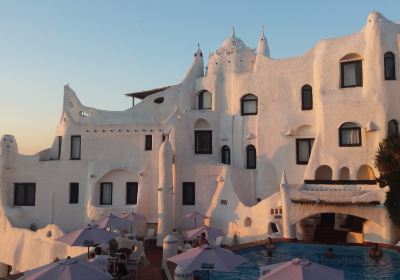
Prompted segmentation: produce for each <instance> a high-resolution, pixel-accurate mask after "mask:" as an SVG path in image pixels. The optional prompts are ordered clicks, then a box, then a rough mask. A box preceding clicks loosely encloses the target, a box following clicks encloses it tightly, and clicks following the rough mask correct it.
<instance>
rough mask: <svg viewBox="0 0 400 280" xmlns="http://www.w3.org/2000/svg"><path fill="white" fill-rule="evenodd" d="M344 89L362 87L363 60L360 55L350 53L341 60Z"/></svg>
mask: <svg viewBox="0 0 400 280" xmlns="http://www.w3.org/2000/svg"><path fill="white" fill-rule="evenodd" d="M340 71H341V75H340V76H341V83H340V86H341V87H342V88H346V87H361V86H362V58H361V56H360V55H358V54H355V53H350V54H347V55H345V56H344V57H343V58H342V59H341V60H340Z"/></svg>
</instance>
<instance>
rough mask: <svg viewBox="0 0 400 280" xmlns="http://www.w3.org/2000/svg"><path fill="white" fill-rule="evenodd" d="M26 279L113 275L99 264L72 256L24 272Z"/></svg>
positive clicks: (105, 279) (75, 279) (104, 277)
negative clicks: (98, 265) (72, 257)
mask: <svg viewBox="0 0 400 280" xmlns="http://www.w3.org/2000/svg"><path fill="white" fill-rule="evenodd" d="M23 279H26V280H34V279H35V280H53V279H61V280H89V279H90V280H108V279H112V276H111V275H110V274H108V273H105V272H104V271H102V270H101V269H99V268H98V267H97V266H95V265H93V264H90V263H87V262H84V261H81V260H78V259H71V258H70V257H68V258H66V259H64V260H59V261H57V262H53V263H50V264H46V265H44V266H40V267H38V268H35V269H32V270H29V271H27V272H25V273H24V278H23Z"/></svg>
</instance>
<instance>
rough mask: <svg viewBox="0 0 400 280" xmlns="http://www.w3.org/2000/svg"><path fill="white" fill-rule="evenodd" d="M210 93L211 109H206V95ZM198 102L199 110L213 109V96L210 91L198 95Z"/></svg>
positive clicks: (203, 91)
mask: <svg viewBox="0 0 400 280" xmlns="http://www.w3.org/2000/svg"><path fill="white" fill-rule="evenodd" d="M206 92H208V93H209V94H210V96H211V107H208V108H205V107H204V93H206ZM197 102H198V109H199V110H207V109H208V110H210V109H212V94H211V92H209V91H208V90H202V91H201V92H199V94H198V95H197Z"/></svg>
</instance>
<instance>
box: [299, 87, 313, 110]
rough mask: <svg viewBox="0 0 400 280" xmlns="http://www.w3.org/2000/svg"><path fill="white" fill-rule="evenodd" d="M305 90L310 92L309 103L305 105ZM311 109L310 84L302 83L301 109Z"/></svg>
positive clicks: (311, 95)
mask: <svg viewBox="0 0 400 280" xmlns="http://www.w3.org/2000/svg"><path fill="white" fill-rule="evenodd" d="M307 91H309V92H310V93H309V94H310V96H309V98H310V105H309V106H306V105H305V103H304V101H305V99H306V97H307V95H306V94H307ZM312 109H313V94H312V86H310V85H308V84H307V85H304V86H303V87H302V88H301V110H303V111H307V110H312Z"/></svg>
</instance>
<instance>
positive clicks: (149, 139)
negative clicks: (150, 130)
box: [144, 134, 153, 151]
mask: <svg viewBox="0 0 400 280" xmlns="http://www.w3.org/2000/svg"><path fill="white" fill-rule="evenodd" d="M144 150H145V151H151V150H153V135H151V134H146V135H145V140H144Z"/></svg>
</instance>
